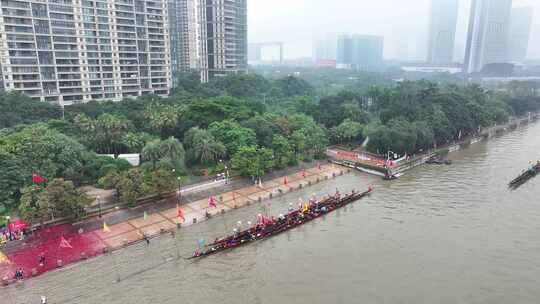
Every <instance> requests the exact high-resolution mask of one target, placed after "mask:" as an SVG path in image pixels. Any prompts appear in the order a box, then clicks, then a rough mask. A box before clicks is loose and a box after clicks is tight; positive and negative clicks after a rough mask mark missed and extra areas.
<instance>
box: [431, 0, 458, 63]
mask: <svg viewBox="0 0 540 304" xmlns="http://www.w3.org/2000/svg"><path fill="white" fill-rule="evenodd" d="M457 16H458V0H432V1H431V22H430V30H429V44H428V62H430V63H434V64H448V63H451V62H452V61H453V57H454V41H455V38H456V26H457Z"/></svg>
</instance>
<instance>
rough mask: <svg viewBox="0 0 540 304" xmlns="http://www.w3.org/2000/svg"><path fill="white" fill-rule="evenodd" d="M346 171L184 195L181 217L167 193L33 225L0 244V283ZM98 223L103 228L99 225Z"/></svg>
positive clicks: (331, 169)
mask: <svg viewBox="0 0 540 304" xmlns="http://www.w3.org/2000/svg"><path fill="white" fill-rule="evenodd" d="M348 171H349V170H348V169H346V168H344V167H341V166H337V165H333V164H325V165H320V166H317V167H314V168H310V169H302V170H301V171H299V172H295V173H292V174H288V175H285V176H279V177H273V178H271V179H269V180H266V181H264V180H263V182H262V184H259V185H249V186H245V185H244V186H241V187H239V188H237V189H230V190H228V191H226V192H222V193H216V194H214V195H207V194H203V195H202V196H201V195H198V196H191V198H198V199H196V200H191V199H190V198H188V197H184V198H182V202H181V204H180V208H181V210H182V213H183V216H184V219H185V220H184V221H182V222H179V219H178V218H177V209H176V199H172V200H169V201H167V200H165V201H163V202H158V203H156V204H151V205H148V206H143V207H141V208H142V209H141V208H136V209H138V210H134V211H133V212H131V215H130V216H127V215H126V212H122V211H119V212H117V213H116V214H115V212H112V213H110V214H106V215H104V216H103V217H101V218H94V219H91V220H88V221H85V222H82V223H78V224H63V225H57V226H52V227H49V228H46V229H43V230H40V231H37V232H36V233H35V234H33V235H31V236H30V237H29V238H27V239H26V240H24V242H23V243H22V244H20V245H19V246H16V247H12V248H5V249H0V278H1V279H2V284H3V285H7V284H10V283H14V282H15V280H14V274H15V271H16V270H17V269H22V270H23V271H24V278H25V279H26V278H29V277H32V276H37V275H40V274H43V273H45V272H48V271H51V270H54V269H57V268H61V267H63V266H65V265H68V264H72V263H76V262H79V261H82V260H86V259H88V258H91V257H95V256H99V255H102V254H105V253H107V252H111V251H114V250H118V249H120V248H123V247H126V246H129V245H132V244H135V243H138V242H141V241H144V240H145V239H146V238H152V237H156V236H159V235H160V234H164V233H167V232H171V231H174V230H176V229H178V228H180V227H187V226H190V225H193V224H196V223H200V222H202V221H205V220H208V219H211V218H212V217H215V216H219V215H221V214H225V213H227V212H230V211H233V210H235V209H238V208H242V207H244V206H247V205H251V204H255V203H258V202H261V201H264V200H268V199H271V198H274V197H278V196H280V195H285V194H286V193H289V192H293V191H296V190H299V189H302V188H305V187H309V186H311V185H313V184H316V183H319V182H322V181H325V180H329V179H332V178H334V177H336V176H339V175H343V174H345V173H346V172H348ZM205 195H206V196H205ZM210 196H213V197H215V199H216V207H212V208H210V207H209V198H210ZM127 213H130V212H129V211H128V212H127ZM144 214H146V216H144ZM208 215H210V216H209V217H208ZM103 223H105V225H106V229H103ZM40 256H43V257H44V258H45V262H44V263H41V264H40V259H39V257H40Z"/></svg>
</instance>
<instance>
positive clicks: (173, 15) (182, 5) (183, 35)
mask: <svg viewBox="0 0 540 304" xmlns="http://www.w3.org/2000/svg"><path fill="white" fill-rule="evenodd" d="M197 5H198V1H197V0H169V22H170V37H171V65H172V74H173V77H174V76H175V75H177V74H178V73H179V72H183V71H190V70H196V69H198V67H199V24H198V23H199V22H198V16H199V14H198V6H197Z"/></svg>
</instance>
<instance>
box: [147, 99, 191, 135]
mask: <svg viewBox="0 0 540 304" xmlns="http://www.w3.org/2000/svg"><path fill="white" fill-rule="evenodd" d="M183 111H184V108H183V107H182V106H175V105H166V104H161V103H152V104H149V105H148V106H147V107H146V109H145V110H144V114H143V115H144V118H146V120H147V121H148V124H149V127H150V128H151V130H153V131H155V132H157V134H159V135H161V136H162V137H164V136H166V135H167V134H168V135H170V134H171V131H172V130H174V128H175V127H176V126H177V124H178V121H179V120H180V117H181V116H182V113H183Z"/></svg>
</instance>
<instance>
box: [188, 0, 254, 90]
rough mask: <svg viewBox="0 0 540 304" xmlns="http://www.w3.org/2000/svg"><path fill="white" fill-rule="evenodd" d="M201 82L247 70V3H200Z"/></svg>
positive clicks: (225, 0) (211, 0)
mask: <svg viewBox="0 0 540 304" xmlns="http://www.w3.org/2000/svg"><path fill="white" fill-rule="evenodd" d="M199 1H200V2H199V20H200V21H199V24H200V58H201V60H200V69H201V80H202V81H203V82H206V81H208V80H209V79H210V78H212V77H215V76H224V75H226V74H229V73H239V72H246V71H247V56H248V54H247V50H248V46H247V0H199Z"/></svg>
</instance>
